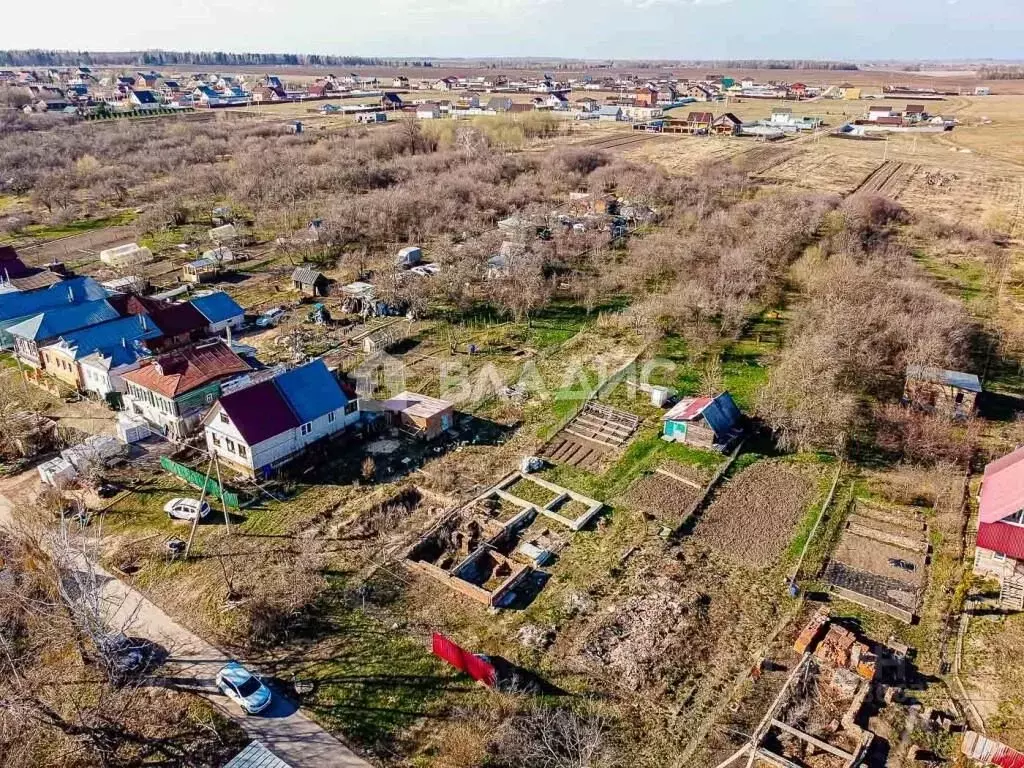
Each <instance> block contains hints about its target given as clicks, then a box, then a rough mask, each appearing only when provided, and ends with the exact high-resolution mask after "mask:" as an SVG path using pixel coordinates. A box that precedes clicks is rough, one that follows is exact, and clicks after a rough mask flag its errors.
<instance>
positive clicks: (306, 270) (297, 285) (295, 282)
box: [292, 267, 331, 296]
mask: <svg viewBox="0 0 1024 768" xmlns="http://www.w3.org/2000/svg"><path fill="white" fill-rule="evenodd" d="M330 282H331V281H330V280H328V279H327V276H326V275H325V274H324V273H323V272H318V271H317V270H315V269H313V268H312V267H296V268H295V271H294V272H292V288H293V289H294V290H296V291H299V292H301V293H304V294H306V295H307V296H326V295H327V287H328V286H329V285H330Z"/></svg>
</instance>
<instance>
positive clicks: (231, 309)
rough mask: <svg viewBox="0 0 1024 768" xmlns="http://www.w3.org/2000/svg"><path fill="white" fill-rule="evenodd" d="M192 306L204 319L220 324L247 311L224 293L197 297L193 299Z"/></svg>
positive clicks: (218, 292)
mask: <svg viewBox="0 0 1024 768" xmlns="http://www.w3.org/2000/svg"><path fill="white" fill-rule="evenodd" d="M192 306H193V307H195V308H196V309H198V310H199V311H200V313H202V315H203V317H205V318H206V319H207V320H209V321H210V322H211V323H220V322H223V321H224V320H230V319H232V318H235V317H241V316H242V315H244V314H245V310H244V309H242V308H241V307H240V306H238V304H237V303H236V302H235V300H234V299H232V298H231V297H230V296H228V295H227V294H226V293H224V291H217V292H215V293H211V294H208V295H206V296H197V297H196V298H194V299H192Z"/></svg>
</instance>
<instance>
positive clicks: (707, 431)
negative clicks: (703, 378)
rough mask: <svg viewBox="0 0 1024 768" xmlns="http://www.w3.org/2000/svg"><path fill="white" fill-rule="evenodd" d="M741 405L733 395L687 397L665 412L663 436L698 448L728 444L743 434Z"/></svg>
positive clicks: (725, 446)
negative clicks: (738, 406) (738, 404)
mask: <svg viewBox="0 0 1024 768" xmlns="http://www.w3.org/2000/svg"><path fill="white" fill-rule="evenodd" d="M741 418H742V415H741V414H740V410H739V408H737V407H736V403H735V402H733V399H732V395H730V394H729V393H728V392H723V393H722V394H720V395H718V396H717V397H688V398H684V399H682V400H680V401H679V402H678V403H676V404H675V405H674V406H673V407H672V408H671V410H669V412H668V413H666V414H665V415H664V416H662V421H663V422H664V424H665V426H664V430H663V435H662V436H663V438H664V439H665V440H670V441H673V442H678V443H688V444H690V445H696V446H697V447H698V448H722V449H725V448H727V447H728V446H729V445H730V444H732V442H733V441H734V440H735V439H736V438H737V437H739V434H740V431H741V430H740V419H741Z"/></svg>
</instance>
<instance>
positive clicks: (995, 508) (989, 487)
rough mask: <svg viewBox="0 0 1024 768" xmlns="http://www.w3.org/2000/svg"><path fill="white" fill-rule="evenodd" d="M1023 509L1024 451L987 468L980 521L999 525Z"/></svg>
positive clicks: (1021, 449)
mask: <svg viewBox="0 0 1024 768" xmlns="http://www.w3.org/2000/svg"><path fill="white" fill-rule="evenodd" d="M1022 508H1024V448H1018V449H1017V450H1016V451H1014V452H1013V453H1010V454H1007V455H1006V456H1003V457H1002V458H1001V459H997V460H996V461H993V462H992V463H991V464H989V465H988V466H987V467H985V476H984V478H982V481H981V501H980V503H979V505H978V519H979V520H981V522H983V523H996V522H999V521H1000V520H1002V519H1003V518H1005V517H1008V516H1010V515H1012V514H1013V513H1014V512H1017V511H1018V510H1020V509H1022Z"/></svg>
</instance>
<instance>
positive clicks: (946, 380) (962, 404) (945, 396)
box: [903, 365, 981, 418]
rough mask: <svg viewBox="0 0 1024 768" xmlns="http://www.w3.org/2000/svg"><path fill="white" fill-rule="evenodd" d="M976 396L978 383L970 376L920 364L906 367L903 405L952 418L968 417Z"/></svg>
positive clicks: (979, 391)
mask: <svg viewBox="0 0 1024 768" xmlns="http://www.w3.org/2000/svg"><path fill="white" fill-rule="evenodd" d="M979 394H981V382H980V381H979V380H978V377H977V376H975V375H974V374H973V373H961V372H960V371H947V370H943V369H942V368H931V367H928V366H923V365H910V366H907V383H906V385H905V386H904V388H903V403H904V405H912V406H914V407H915V408H920V409H922V410H925V411H928V412H930V413H939V414H942V415H944V416H949V417H952V418H967V417H968V416H971V415H973V414H974V410H975V405H976V400H977V398H978V395H979Z"/></svg>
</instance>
